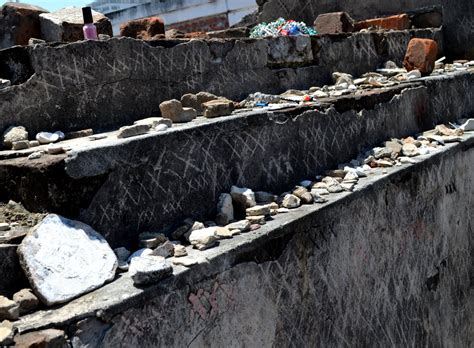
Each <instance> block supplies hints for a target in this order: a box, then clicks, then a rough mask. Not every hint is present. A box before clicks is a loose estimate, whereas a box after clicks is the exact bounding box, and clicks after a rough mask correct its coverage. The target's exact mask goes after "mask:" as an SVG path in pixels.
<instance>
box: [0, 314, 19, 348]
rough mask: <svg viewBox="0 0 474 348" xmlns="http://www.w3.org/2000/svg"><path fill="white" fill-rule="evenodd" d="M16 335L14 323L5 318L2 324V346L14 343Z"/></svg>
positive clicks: (0, 334)
mask: <svg viewBox="0 0 474 348" xmlns="http://www.w3.org/2000/svg"><path fill="white" fill-rule="evenodd" d="M14 336H15V331H14V329H13V325H12V323H10V322H9V321H8V320H4V321H3V322H2V323H1V324H0V346H2V347H5V346H10V345H13V343H14V341H13V338H14Z"/></svg>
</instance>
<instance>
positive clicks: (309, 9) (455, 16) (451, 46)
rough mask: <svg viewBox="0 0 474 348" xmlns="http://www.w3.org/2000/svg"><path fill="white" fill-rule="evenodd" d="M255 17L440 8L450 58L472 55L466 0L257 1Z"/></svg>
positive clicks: (473, 32)
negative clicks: (257, 6) (257, 9)
mask: <svg viewBox="0 0 474 348" xmlns="http://www.w3.org/2000/svg"><path fill="white" fill-rule="evenodd" d="M259 3H260V6H259V11H258V14H257V16H256V19H257V21H258V22H262V21H264V22H268V21H272V20H275V19H276V18H278V17H284V18H288V19H295V20H301V21H304V22H306V23H307V24H311V25H312V24H313V22H314V20H315V19H316V17H317V16H318V15H320V14H322V13H327V12H337V11H345V12H348V13H349V14H350V15H351V16H352V17H353V18H354V19H366V18H373V17H378V16H386V15H392V14H398V13H406V12H412V11H416V10H419V9H423V8H432V7H437V8H439V7H441V8H443V15H444V29H445V40H446V48H447V53H448V54H449V55H450V56H451V57H454V58H457V59H459V58H461V57H465V58H471V59H472V58H474V49H473V48H472V45H471V42H472V41H473V40H474V3H473V2H472V1H469V0H461V1H452V0H399V1H386V0H385V1H380V0H364V1H357V0H338V1H334V0H317V1H315V0H261V1H260V2H259Z"/></svg>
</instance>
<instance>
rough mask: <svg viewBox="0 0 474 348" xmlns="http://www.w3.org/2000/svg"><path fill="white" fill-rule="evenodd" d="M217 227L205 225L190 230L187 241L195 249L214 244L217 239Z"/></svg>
mask: <svg viewBox="0 0 474 348" xmlns="http://www.w3.org/2000/svg"><path fill="white" fill-rule="evenodd" d="M217 228H218V227H207V228H203V229H200V230H195V231H192V232H191V234H190V235H189V238H188V239H189V242H190V243H191V245H193V246H194V247H195V248H196V249H199V250H204V249H207V248H210V247H213V246H215V245H216V242H217V240H218V238H217V236H216V230H217Z"/></svg>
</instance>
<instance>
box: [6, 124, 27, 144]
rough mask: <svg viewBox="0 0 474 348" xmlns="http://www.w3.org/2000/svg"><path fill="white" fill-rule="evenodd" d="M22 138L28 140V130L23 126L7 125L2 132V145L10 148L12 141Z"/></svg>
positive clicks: (21, 139)
mask: <svg viewBox="0 0 474 348" xmlns="http://www.w3.org/2000/svg"><path fill="white" fill-rule="evenodd" d="M23 140H28V132H27V131H26V129H25V127H22V126H18V127H9V128H8V129H7V130H6V131H5V132H4V133H3V146H5V147H6V148H8V149H11V148H12V146H13V143H15V142H18V141H23Z"/></svg>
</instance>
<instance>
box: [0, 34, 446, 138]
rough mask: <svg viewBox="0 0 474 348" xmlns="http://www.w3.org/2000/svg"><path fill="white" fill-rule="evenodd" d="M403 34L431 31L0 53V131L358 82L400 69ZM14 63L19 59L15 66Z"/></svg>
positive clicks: (103, 125) (110, 120) (97, 123)
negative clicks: (339, 78)
mask: <svg viewBox="0 0 474 348" xmlns="http://www.w3.org/2000/svg"><path fill="white" fill-rule="evenodd" d="M413 36H420V37H431V38H435V39H436V40H437V41H438V42H439V43H440V46H442V45H443V41H442V38H441V36H440V32H439V31H429V30H428V31H426V30H416V31H411V32H409V31H407V32H404V33H385V34H355V35H352V36H350V37H348V38H345V37H344V36H342V37H334V38H329V37H323V38H315V39H313V40H311V39H310V38H308V37H297V38H288V37H287V38H278V39H273V40H211V41H204V40H192V41H187V40H182V41H155V42H144V41H138V40H133V39H129V38H120V39H111V40H108V41H101V42H91V41H89V42H77V43H72V44H63V45H38V46H34V47H25V48H19V47H16V48H12V49H7V50H0V77H1V78H7V79H9V80H12V81H13V82H14V83H15V85H14V86H12V87H10V88H6V89H2V90H0V115H2V117H1V118H0V131H1V130H4V129H6V128H8V127H9V126H11V125H18V124H20V125H23V126H25V127H26V128H27V129H28V131H29V132H30V133H31V135H32V136H34V135H35V134H36V133H37V132H39V131H47V130H51V131H56V130H58V129H59V130H62V131H64V132H65V131H69V130H78V129H83V128H94V129H95V130H104V129H109V128H113V127H117V126H122V125H126V124H131V123H133V121H134V120H137V119H140V118H145V117H150V116H157V115H159V104H160V103H161V102H162V101H164V100H167V99H170V98H178V99H179V98H181V96H182V95H183V94H185V93H188V92H199V91H208V92H212V93H216V94H218V95H223V96H226V97H229V98H232V99H240V98H245V97H246V96H247V95H248V94H249V93H254V92H256V91H261V92H267V93H281V92H283V91H285V90H286V89H288V88H301V89H304V88H309V87H311V86H314V85H322V84H325V83H328V82H329V81H330V74H331V73H332V72H334V71H336V70H341V71H343V72H348V73H354V74H360V73H363V72H367V71H369V70H374V69H375V68H377V67H378V66H380V65H381V64H383V63H384V62H385V61H386V60H388V59H391V60H395V61H397V62H399V63H401V61H402V59H403V56H404V53H405V48H406V45H407V43H408V41H409V39H410V38H411V37H413ZM20 59H21V60H20Z"/></svg>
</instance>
